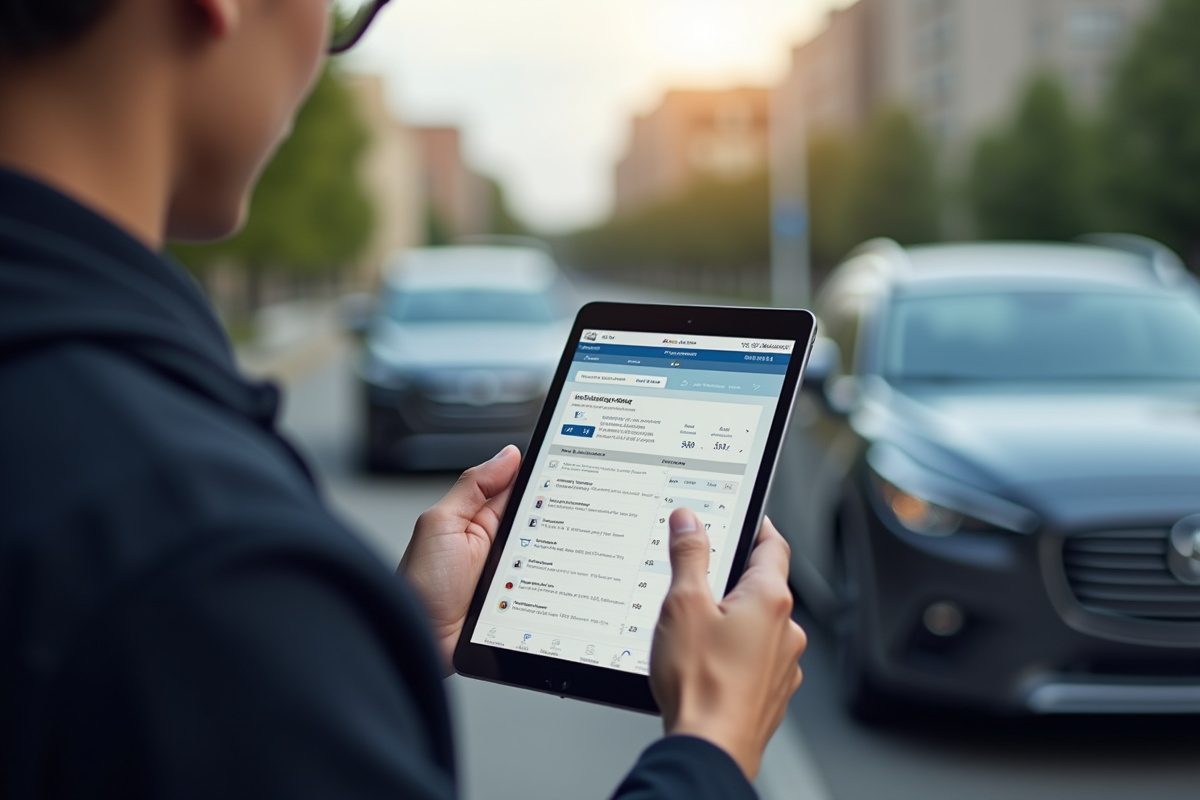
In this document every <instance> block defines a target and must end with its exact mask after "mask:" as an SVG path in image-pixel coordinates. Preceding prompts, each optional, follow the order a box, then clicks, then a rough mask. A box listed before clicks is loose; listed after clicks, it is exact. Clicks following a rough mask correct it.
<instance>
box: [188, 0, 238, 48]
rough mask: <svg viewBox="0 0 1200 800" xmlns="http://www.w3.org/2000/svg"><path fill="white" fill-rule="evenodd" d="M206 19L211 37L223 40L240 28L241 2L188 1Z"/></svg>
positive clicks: (218, 0)
mask: <svg viewBox="0 0 1200 800" xmlns="http://www.w3.org/2000/svg"><path fill="white" fill-rule="evenodd" d="M188 2H190V3H191V4H192V6H193V7H194V8H195V9H196V10H197V11H199V12H200V14H201V15H202V16H203V17H204V19H205V21H206V23H207V26H208V32H209V34H210V35H212V36H214V37H216V38H218V39H223V38H225V37H226V36H228V35H229V34H230V33H231V32H232V31H233V30H234V29H236V28H237V26H238V21H239V20H240V19H241V13H242V4H241V2H240V0H188Z"/></svg>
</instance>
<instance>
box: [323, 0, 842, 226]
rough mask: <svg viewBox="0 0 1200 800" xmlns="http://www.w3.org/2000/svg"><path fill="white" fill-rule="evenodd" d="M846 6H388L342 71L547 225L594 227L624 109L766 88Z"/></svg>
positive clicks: (630, 1)
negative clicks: (441, 130)
mask: <svg viewBox="0 0 1200 800" xmlns="http://www.w3.org/2000/svg"><path fill="white" fill-rule="evenodd" d="M848 2H849V0H434V1H433V2H428V0H392V2H391V4H390V5H389V6H388V7H387V8H386V9H385V10H384V12H383V14H382V15H381V16H380V18H379V20H378V21H377V22H376V24H375V27H374V28H373V29H372V30H371V31H370V33H369V34H368V36H367V38H366V39H365V40H364V41H363V43H362V45H361V46H360V48H359V49H358V50H357V51H356V52H354V53H353V54H352V55H351V56H349V57H348V58H347V62H346V68H347V69H350V70H353V71H362V72H376V73H381V74H383V75H384V77H385V81H386V85H387V92H388V98H389V102H390V104H391V107H392V110H393V111H394V112H395V113H396V114H397V116H399V117H400V118H402V119H403V120H404V121H405V122H408V123H410V124H414V125H440V124H451V125H458V126H459V127H460V128H462V130H463V134H464V137H465V143H466V150H467V158H468V160H469V161H470V162H471V164H472V165H473V166H474V167H475V168H476V169H478V170H480V171H482V172H485V173H487V174H489V175H491V176H493V177H495V178H497V179H499V180H500V181H501V183H502V184H503V185H504V187H505V190H506V191H507V194H508V198H509V202H510V205H511V206H512V207H513V210H514V211H515V212H516V213H517V215H518V216H519V217H521V218H522V219H523V220H524V221H526V222H527V223H528V224H530V225H532V226H533V227H534V228H535V229H538V230H541V231H544V232H548V233H553V232H562V231H566V230H571V229H574V228H578V227H581V226H585V225H589V224H595V223H597V222H600V221H603V219H604V218H605V217H606V216H607V215H608V213H609V211H610V209H611V203H612V194H613V185H612V184H613V177H612V176H613V168H614V165H615V164H616V162H617V161H618V159H619V158H620V156H621V154H622V152H623V151H624V148H625V146H626V144H627V139H628V135H629V129H630V123H631V120H632V117H633V115H634V114H636V113H644V112H647V111H649V110H651V109H653V108H654V106H655V105H656V104H657V103H658V101H659V99H660V98H661V96H662V93H663V91H664V90H666V89H669V88H687V89H697V88H698V89H719V88H726V87H731V86H739V85H759V86H766V85H770V84H771V83H773V82H775V81H777V80H778V79H779V78H780V77H782V75H783V74H784V73H785V71H786V68H787V64H788V60H789V54H790V49H791V47H792V45H794V44H797V43H799V42H802V41H804V40H805V39H807V38H808V37H810V36H812V35H813V34H814V33H815V32H817V31H818V30H820V28H821V27H822V25H823V24H824V21H825V18H826V16H827V14H828V12H829V9H830V8H831V7H833V6H845V5H847V4H848Z"/></svg>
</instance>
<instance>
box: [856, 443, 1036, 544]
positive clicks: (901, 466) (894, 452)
mask: <svg viewBox="0 0 1200 800" xmlns="http://www.w3.org/2000/svg"><path fill="white" fill-rule="evenodd" d="M867 463H868V464H869V465H870V467H871V470H872V472H874V479H875V481H874V482H875V485H876V489H877V490H878V492H879V496H880V499H881V500H882V501H883V503H884V505H886V506H887V507H888V509H889V510H890V511H891V512H892V514H893V515H894V516H895V517H896V520H897V521H898V522H899V523H900V524H901V525H903V526H904V527H905V528H906V529H908V530H910V531H912V532H913V533H919V534H922V535H923V536H950V535H952V534H955V533H957V532H959V531H963V530H969V531H1007V532H1012V533H1026V534H1028V533H1033V532H1034V531H1035V530H1037V527H1038V524H1039V522H1040V520H1039V519H1038V516H1037V515H1036V514H1035V513H1033V512H1032V511H1030V510H1029V509H1027V508H1023V507H1021V506H1019V505H1017V504H1016V503H1012V502H1010V501H1008V500H1005V499H1003V498H1000V497H996V496H994V495H991V494H988V493H987V492H983V491H980V490H979V489H976V488H974V487H972V486H967V485H966V484H963V483H959V482H958V481H956V480H954V479H952V478H949V477H947V476H945V475H942V474H940V473H937V472H934V471H933V470H930V469H927V468H926V467H923V466H921V465H920V464H918V463H917V462H915V461H913V460H912V459H911V458H909V457H908V455H906V454H905V453H904V452H903V451H901V450H900V449H899V448H897V447H895V446H893V445H888V444H876V445H873V446H872V447H871V449H870V450H868V451H867Z"/></svg>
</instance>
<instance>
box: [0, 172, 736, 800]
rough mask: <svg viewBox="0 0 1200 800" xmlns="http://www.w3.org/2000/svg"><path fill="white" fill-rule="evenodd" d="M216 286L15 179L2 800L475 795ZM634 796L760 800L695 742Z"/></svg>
mask: <svg viewBox="0 0 1200 800" xmlns="http://www.w3.org/2000/svg"><path fill="white" fill-rule="evenodd" d="M278 400H279V398H278V392H277V391H276V390H275V389H274V387H272V386H270V385H268V384H261V383H253V382H250V381H247V380H246V379H245V378H243V377H241V376H240V375H239V374H238V372H237V370H236V368H235V366H234V362H233V358H232V356H231V353H230V349H229V345H228V341H227V339H226V338H225V335H224V334H223V332H222V331H221V329H220V327H219V326H218V324H217V322H216V321H215V319H214V317H213V315H212V313H211V311H210V309H209V307H208V304H207V303H206V301H205V300H204V298H203V297H202V296H201V295H200V293H199V292H198V290H197V288H196V286H195V285H194V284H193V283H192V281H191V280H190V279H189V278H188V277H187V276H186V275H185V274H184V273H183V272H182V271H181V270H179V269H178V268H177V267H175V266H174V265H173V264H172V263H170V262H168V261H166V260H164V259H162V258H161V257H159V256H157V255H155V254H154V253H152V252H150V251H149V250H147V249H146V248H145V247H143V246H142V245H141V244H139V243H138V242H137V241H135V240H134V239H133V238H131V237H130V236H128V235H127V234H125V233H124V232H122V231H121V230H120V229H118V228H117V227H115V226H113V225H112V224H111V223H109V222H107V221H106V220H104V219H103V218H101V217H100V216H98V215H96V214H95V213H93V212H91V211H89V210H88V209H86V208H84V207H82V206H80V205H79V204H77V203H75V202H73V201H72V200H70V199H68V198H66V197H64V196H63V195H61V194H59V193H57V192H55V191H53V190H51V189H49V188H47V187H45V186H43V185H41V184H39V183H36V182H34V181H32V180H29V179H27V178H25V177H22V176H20V175H17V174H15V173H13V172H9V171H5V170H0V798H4V799H5V800H25V799H26V798H51V797H62V798H122V800H139V798H146V799H147V800H149V799H150V798H155V799H158V798H197V800H200V799H201V798H202V799H203V800H212V798H243V797H245V798H273V797H274V798H330V799H331V800H332V799H336V800H354V799H355V798H393V799H395V798H430V799H432V798H451V797H454V796H455V795H456V793H457V789H456V781H455V766H454V747H453V742H452V739H451V730H450V722H449V717H448V714H447V709H446V700H445V697H444V695H443V691H442V669H441V664H440V662H439V660H438V654H437V651H436V650H435V647H434V644H433V640H432V638H431V635H430V633H429V631H428V630H427V623H426V621H425V620H424V618H423V616H422V613H421V607H420V605H419V603H418V602H417V600H416V598H415V597H414V596H413V594H412V592H411V591H410V590H408V589H407V588H406V587H405V586H404V585H403V584H402V582H401V581H399V580H398V579H396V578H395V577H394V575H393V574H392V573H391V571H390V570H388V569H386V568H385V567H384V566H383V565H382V564H380V563H379V561H378V559H377V558H376V557H375V556H374V555H372V554H371V553H369V552H368V551H367V550H366V549H365V548H364V547H363V546H362V545H361V544H359V542H358V541H357V540H356V539H355V537H354V536H353V535H352V534H350V533H349V532H348V531H347V530H346V528H345V527H344V525H343V524H342V523H341V522H340V521H339V520H337V519H335V518H334V517H333V516H331V514H330V513H329V511H328V510H327V509H326V508H325V506H324V504H323V503H322V501H321V499H320V497H319V496H318V494H317V491H316V490H315V488H314V486H313V483H312V481H311V478H310V476H309V474H308V471H307V469H306V468H305V466H304V464H303V462H302V461H301V459H300V458H299V457H298V456H297V455H296V453H295V451H293V450H292V448H291V447H290V446H289V445H288V443H287V442H286V441H285V440H284V439H283V438H282V437H281V436H280V434H279V432H278V431H277V430H276V428H275V416H276V411H277V409H278ZM618 796H619V797H622V798H691V799H692V800H707V799H708V798H713V799H714V800H715V798H746V797H753V796H754V793H753V790H752V789H751V787H750V786H749V784H748V783H747V782H746V780H745V779H744V777H742V775H741V773H740V772H739V771H738V770H737V768H736V766H735V765H734V763H733V761H732V760H731V759H730V758H729V757H728V756H727V755H726V754H725V753H723V752H722V751H720V750H719V749H717V748H715V747H713V746H712V745H710V744H708V743H706V742H702V741H700V740H696V739H689V738H685V737H671V738H668V739H665V740H663V741H661V742H659V743H657V744H655V745H653V746H652V747H650V748H649V749H648V750H647V751H646V753H645V754H644V755H643V756H642V758H641V760H640V761H639V762H638V764H637V765H636V766H635V768H634V770H633V772H632V773H631V774H630V775H629V777H628V778H627V779H626V781H625V783H624V784H623V786H622V787H621V788H620V789H619V790H618Z"/></svg>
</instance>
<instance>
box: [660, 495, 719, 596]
mask: <svg viewBox="0 0 1200 800" xmlns="http://www.w3.org/2000/svg"><path fill="white" fill-rule="evenodd" d="M668 523H669V525H670V528H671V536H670V541H669V544H670V551H671V587H672V589H675V588H678V587H682V586H686V587H689V588H692V589H699V588H704V589H705V590H707V589H708V553H709V543H708V534H707V533H706V532H705V530H704V526H703V525H701V524H700V518H699V517H697V516H696V514H695V512H693V511H692V510H691V509H687V508H677V509H675V511H673V512H672V513H671V518H670V520H669V521H668Z"/></svg>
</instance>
